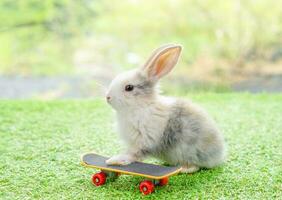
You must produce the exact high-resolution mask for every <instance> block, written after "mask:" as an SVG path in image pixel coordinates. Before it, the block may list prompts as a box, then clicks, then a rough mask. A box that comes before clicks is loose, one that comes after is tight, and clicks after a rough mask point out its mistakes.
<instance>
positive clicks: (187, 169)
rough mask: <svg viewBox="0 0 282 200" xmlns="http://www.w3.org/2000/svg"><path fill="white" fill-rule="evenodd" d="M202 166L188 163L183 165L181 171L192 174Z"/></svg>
mask: <svg viewBox="0 0 282 200" xmlns="http://www.w3.org/2000/svg"><path fill="white" fill-rule="evenodd" d="M199 169H200V167H199V166H197V165H194V164H186V165H182V170H181V173H188V174H192V173H195V172H197V171H199Z"/></svg>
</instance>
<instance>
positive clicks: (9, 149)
mask: <svg viewBox="0 0 282 200" xmlns="http://www.w3.org/2000/svg"><path fill="white" fill-rule="evenodd" d="M189 97H190V98H192V99H193V100H194V101H196V102H198V103H199V104H201V105H202V106H203V107H205V108H206V109H207V110H208V111H209V112H210V114H211V115H212V116H213V117H214V118H215V119H216V121H217V122H218V124H219V125H220V127H221V129H222V130H223V132H224V135H225V137H226V140H227V143H228V146H229V157H228V160H227V162H226V163H225V164H224V165H223V166H221V167H218V168H215V169H212V170H201V171H200V172H198V173H196V174H194V175H186V174H184V175H179V176H174V177H171V179H170V184H169V185H168V186H167V187H164V188H158V189H157V190H156V192H155V193H154V194H152V195H150V196H146V197H143V196H142V195H141V194H140V193H139V191H138V189H137V188H138V183H139V182H140V181H141V180H142V178H140V177H133V176H121V177H120V178H119V179H118V180H117V181H115V182H111V183H108V184H106V185H104V186H102V187H94V186H92V185H91V183H90V179H89V178H90V176H91V174H92V173H93V172H94V170H92V169H88V168H84V167H82V166H80V164H79V159H80V155H81V154H82V153H84V152H88V151H92V150H94V151H96V152H98V153H100V154H103V155H109V156H110V155H113V154H115V153H118V152H119V150H121V148H122V147H121V145H120V142H119V140H118V137H117V135H116V133H115V131H114V129H113V128H112V127H113V126H112V125H113V122H114V115H113V112H112V111H111V109H110V108H109V107H108V106H107V105H106V104H105V103H104V102H103V101H102V100H100V99H97V100H87V101H86V100H73V101H51V102H40V101H7V100H2V101H0V155H1V156H0V199H106V198H108V199H113V198H116V199H143V198H146V199H147V198H148V199H279V198H281V196H282V191H281V190H282V189H281V188H282V167H281V166H282V153H281V151H282V146H281V141H282V132H281V130H282V114H281V113H282V95H268V94H261V95H250V94H212V93H209V94H204V93H203V94H193V95H189ZM150 161H154V160H150Z"/></svg>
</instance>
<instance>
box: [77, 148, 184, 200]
mask: <svg viewBox="0 0 282 200" xmlns="http://www.w3.org/2000/svg"><path fill="white" fill-rule="evenodd" d="M108 159H109V158H107V157H104V156H101V155H98V154H95V153H86V154H84V155H82V157H81V164H82V165H83V166H85V167H90V168H96V169H100V170H101V171H100V172H98V173H96V174H93V175H92V179H91V180H92V183H93V184H94V185H96V186H100V185H103V184H105V183H106V180H107V179H111V180H115V179H116V178H117V177H119V176H120V175H122V174H127V175H134V176H141V177H144V178H146V179H148V180H144V181H142V182H141V183H140V184H139V190H140V192H142V194H144V195H148V194H150V193H152V192H153V191H154V188H155V186H165V185H167V184H168V179H169V177H170V176H172V175H175V174H177V173H179V172H180V170H181V167H179V166H161V165H154V164H148V163H143V162H134V163H131V164H129V165H124V166H119V165H107V164H106V160H108Z"/></svg>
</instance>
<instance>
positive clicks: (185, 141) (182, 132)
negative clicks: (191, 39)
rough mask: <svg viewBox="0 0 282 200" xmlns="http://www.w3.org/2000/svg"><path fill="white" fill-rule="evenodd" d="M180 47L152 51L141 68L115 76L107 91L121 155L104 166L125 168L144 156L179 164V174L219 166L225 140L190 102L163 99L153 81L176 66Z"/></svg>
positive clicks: (223, 152) (212, 122)
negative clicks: (123, 148)
mask: <svg viewBox="0 0 282 200" xmlns="http://www.w3.org/2000/svg"><path fill="white" fill-rule="evenodd" d="M181 50H182V47H181V46H180V45H176V44H168V45H164V46H162V47H160V48H158V49H156V50H155V51H154V52H153V54H152V55H151V56H150V58H149V59H148V60H147V62H146V63H145V65H144V66H142V67H140V68H136V69H134V70H131V71H127V72H124V73H121V74H119V75H118V76H117V77H116V78H114V79H113V80H112V82H111V84H110V86H109V88H108V90H107V94H106V99H107V102H108V103H109V104H110V105H111V106H112V107H113V109H114V110H115V111H116V117H117V129H118V132H119V135H120V137H121V139H122V141H124V142H125V145H126V147H127V148H126V150H125V152H124V153H122V154H120V155H116V156H113V157H111V158H109V159H108V160H107V161H106V163H107V164H108V165H128V164H130V163H132V162H135V161H142V160H143V159H144V158H145V157H146V156H153V157H156V158H159V159H161V160H163V161H165V162H166V163H168V164H170V165H179V166H181V167H182V172H183V173H194V172H196V171H198V170H199V169H200V168H213V167H215V166H218V165H220V164H221V163H223V162H224V158H225V141H224V138H223V135H222V134H221V133H220V131H219V129H218V128H217V126H216V124H215V122H214V121H213V120H212V119H211V118H210V117H209V116H208V114H207V113H206V112H205V111H204V110H203V109H202V108H200V107H199V106H197V105H195V104H193V103H192V102H191V101H187V100H181V99H175V98H172V97H164V96H161V95H160V94H159V93H160V92H159V89H158V88H159V87H158V81H159V80H160V79H161V78H162V77H163V76H165V75H167V74H168V73H169V72H170V71H171V70H172V69H173V68H174V66H175V65H176V64H177V62H178V59H179V56H180V53H181Z"/></svg>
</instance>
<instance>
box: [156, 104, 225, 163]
mask: <svg viewBox="0 0 282 200" xmlns="http://www.w3.org/2000/svg"><path fill="white" fill-rule="evenodd" d="M152 150H153V154H155V156H157V157H160V158H162V159H164V160H166V161H167V162H168V163H170V164H195V165H198V166H200V167H207V168H210V167H214V166H216V165H218V164H220V163H221V162H223V159H224V141H223V138H222V137H221V134H220V133H219V131H218V129H217V128H216V126H215V124H214V122H213V121H212V120H211V119H210V118H209V117H208V116H207V114H206V113H205V112H204V111H203V110H201V109H200V108H199V107H197V106H195V105H193V104H192V103H190V102H187V101H183V100H177V101H176V102H175V103H174V104H173V105H172V107H171V109H170V115H169V119H168V122H167V125H166V128H165V130H164V132H163V135H162V138H161V142H160V143H159V144H158V145H157V146H156V147H155V148H154V149H152Z"/></svg>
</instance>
